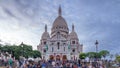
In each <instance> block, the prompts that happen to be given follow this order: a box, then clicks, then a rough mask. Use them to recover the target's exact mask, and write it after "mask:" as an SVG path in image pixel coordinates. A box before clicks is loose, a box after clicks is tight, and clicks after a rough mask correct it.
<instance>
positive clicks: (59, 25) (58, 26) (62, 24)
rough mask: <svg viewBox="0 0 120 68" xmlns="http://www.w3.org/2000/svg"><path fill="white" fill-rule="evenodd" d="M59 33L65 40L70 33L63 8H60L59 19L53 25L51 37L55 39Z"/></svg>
mask: <svg viewBox="0 0 120 68" xmlns="http://www.w3.org/2000/svg"><path fill="white" fill-rule="evenodd" d="M58 32H59V33H60V35H61V36H63V37H65V38H67V35H68V33H69V29H68V25H67V23H66V21H65V19H64V18H63V17H62V12H61V7H59V10H58V17H57V18H56V19H55V21H54V23H53V26H52V32H51V37H52V38H53V37H54V36H55V35H57V33H58Z"/></svg>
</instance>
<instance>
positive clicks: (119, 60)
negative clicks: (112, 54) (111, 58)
mask: <svg viewBox="0 0 120 68" xmlns="http://www.w3.org/2000/svg"><path fill="white" fill-rule="evenodd" d="M116 61H117V62H118V63H119V64H120V56H116Z"/></svg>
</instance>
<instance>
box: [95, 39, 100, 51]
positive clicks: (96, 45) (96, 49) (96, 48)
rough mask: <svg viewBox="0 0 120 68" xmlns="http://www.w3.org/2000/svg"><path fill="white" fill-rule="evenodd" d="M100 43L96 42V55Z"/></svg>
mask: <svg viewBox="0 0 120 68" xmlns="http://www.w3.org/2000/svg"><path fill="white" fill-rule="evenodd" d="M98 44H99V43H98V41H97V40H96V42H95V45H96V53H97V52H98Z"/></svg>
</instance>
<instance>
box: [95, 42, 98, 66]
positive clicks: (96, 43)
mask: <svg viewBox="0 0 120 68" xmlns="http://www.w3.org/2000/svg"><path fill="white" fill-rule="evenodd" d="M95 45H96V67H97V60H98V59H97V58H98V57H97V53H98V40H96V42H95Z"/></svg>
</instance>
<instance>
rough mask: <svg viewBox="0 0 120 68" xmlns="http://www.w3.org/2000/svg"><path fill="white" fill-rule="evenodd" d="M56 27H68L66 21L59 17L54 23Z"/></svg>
mask: <svg viewBox="0 0 120 68" xmlns="http://www.w3.org/2000/svg"><path fill="white" fill-rule="evenodd" d="M56 26H60V27H61V26H64V27H68V26H67V23H66V21H65V19H64V18H63V17H62V16H58V17H57V18H56V19H55V21H54V23H53V27H56Z"/></svg>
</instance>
